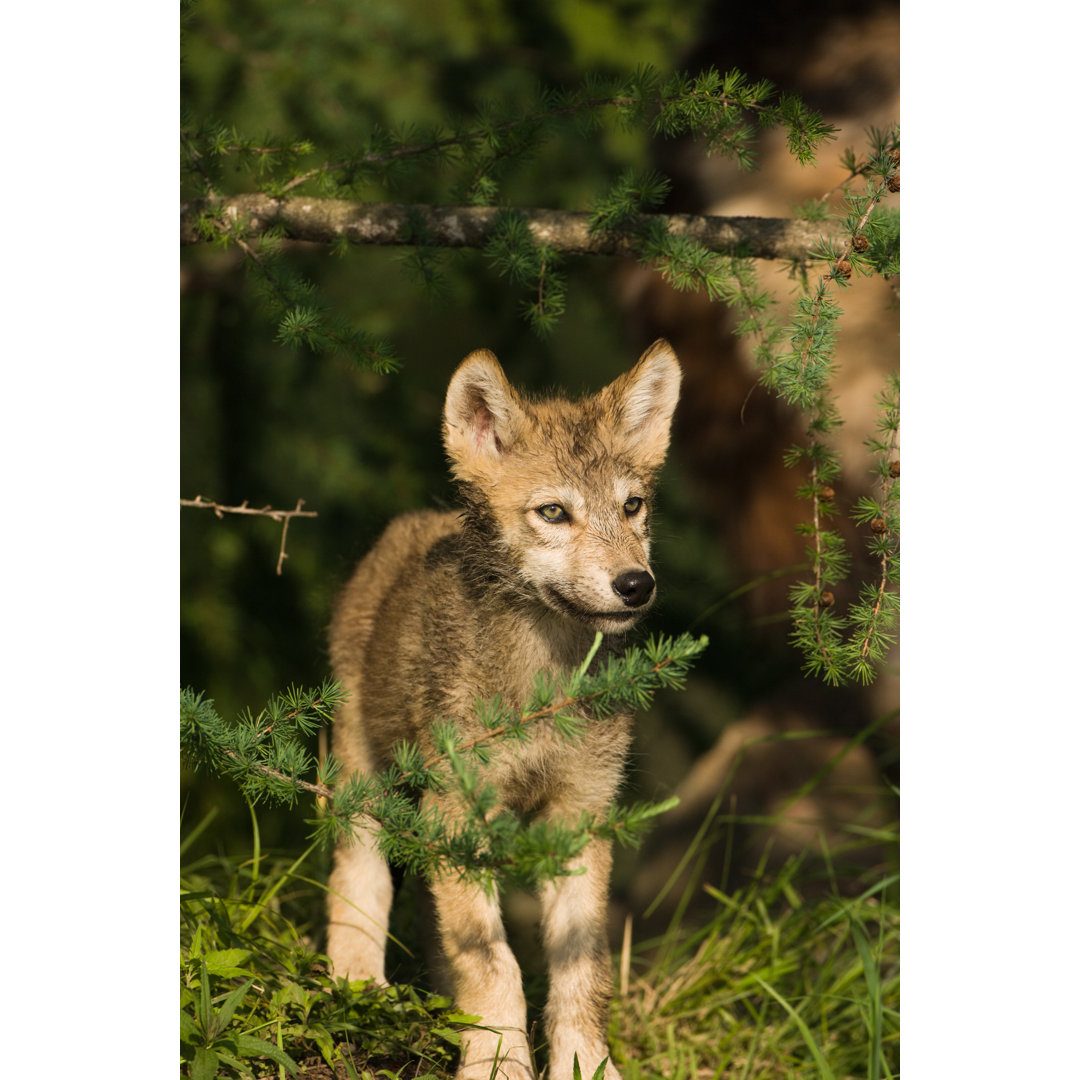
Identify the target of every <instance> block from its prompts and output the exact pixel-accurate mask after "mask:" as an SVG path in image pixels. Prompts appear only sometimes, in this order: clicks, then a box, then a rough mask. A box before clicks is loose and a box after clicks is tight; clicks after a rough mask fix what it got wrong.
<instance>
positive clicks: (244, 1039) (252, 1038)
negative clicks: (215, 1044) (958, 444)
mask: <svg viewBox="0 0 1080 1080" xmlns="http://www.w3.org/2000/svg"><path fill="white" fill-rule="evenodd" d="M236 1047H237V1050H238V1051H239V1053H240V1054H241V1055H242V1056H243V1057H268V1058H270V1059H271V1060H273V1061H276V1062H277V1063H278V1064H279V1065H281V1066H283V1067H284V1068H286V1069H288V1070H289V1072H290V1073H291V1074H292V1075H294V1076H295V1075H296V1073H297V1072H299V1066H298V1065H297V1064H296V1062H295V1061H293V1059H292V1058H291V1057H289V1055H288V1054H286V1053H285V1051H284V1050H280V1049H278V1047H276V1046H275V1045H274V1044H273V1043H271V1042H267V1041H266V1039H260V1038H259V1037H258V1036H256V1035H237V1037H236Z"/></svg>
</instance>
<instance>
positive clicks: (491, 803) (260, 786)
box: [180, 634, 707, 886]
mask: <svg viewBox="0 0 1080 1080" xmlns="http://www.w3.org/2000/svg"><path fill="white" fill-rule="evenodd" d="M706 644H707V639H705V638H696V639H695V638H692V637H690V636H689V635H685V634H684V635H683V636H682V637H680V638H678V639H675V640H672V639H670V638H664V637H660V638H654V639H650V640H649V641H648V642H647V643H646V644H645V645H644V646H640V647H633V648H630V649H628V650H627V652H626V654H625V655H624V656H622V657H618V658H616V657H614V656H611V657H608V659H607V660H606V662H604V663H601V664H599V665H597V664H592V665H591V666H592V667H595V668H596V670H595V671H590V670H587V665H585V664H583V665H582V666H581V667H580V668H578V669H577V670H574V671H569V672H563V673H560V674H559V675H557V676H552V675H547V676H545V675H540V676H538V677H537V680H536V685H535V687H534V691H533V693H532V695H531V696H530V699H529V701H528V702H527V703H526V705H525V707H524V708H523V709H520V710H512V709H509V708H507V707H506V705H505V703H503V702H500V701H498V700H494V701H487V702H480V703H478V705H477V716H478V717H479V719H480V720H481V722H482V724H483V727H484V731H483V733H482V734H480V735H477V736H474V737H472V738H471V739H468V740H466V739H464V738H463V737H462V736H461V734H460V732H459V731H458V728H457V726H456V725H455V724H453V723H451V722H448V721H442V722H439V723H437V724H436V725H435V726H434V728H433V740H432V741H433V746H434V751H435V752H434V753H433V754H431V755H429V756H428V757H426V758H425V756H424V754H423V753H422V752H421V750H420V748H419V747H418V746H415V745H412V744H401V745H399V746H398V747H397V749H396V752H395V755H394V761H393V764H392V765H391V766H390V767H389V768H388V769H386V770H384V771H383V772H381V773H379V774H377V775H375V776H352V777H348V778H343V777H342V776H341V766H340V764H339V763H338V762H336V761H335V760H334V759H333V758H330V757H328V758H327V759H325V760H324V761H323V762H321V763H319V764H318V765H316V763H315V762H314V760H313V759H312V757H311V756H310V754H309V753H308V752H307V750H306V748H305V747H304V746H303V743H302V741H301V740H302V737H303V736H305V735H310V733H311V732H312V730H313V729H314V728H315V727H317V726H319V724H320V723H322V722H325V721H327V720H329V718H330V714H331V712H332V710H333V709H334V708H336V707H337V706H338V705H340V703H341V701H342V700H343V693H342V691H341V688H340V687H339V686H337V685H335V684H332V683H327V684H325V685H324V686H322V687H321V688H320V689H319V690H318V691H312V692H304V691H299V690H290V691H288V692H286V693H285V694H284V695H280V696H279V697H277V698H275V699H273V700H272V701H271V702H270V704H268V705H267V707H266V708H265V709H264V710H263V711H262V712H260V713H259V715H258V716H257V717H252V716H251V715H250V713H245V714H243V715H242V716H241V717H240V718H239V721H238V722H237V723H236V724H232V725H230V724H225V723H224V721H222V720H221V718H220V717H219V716H218V715H217V713H216V711H215V710H214V708H213V703H212V702H208V701H206V700H205V699H204V698H203V696H202V695H201V694H196V693H194V692H193V691H191V690H184V691H182V693H181V699H180V718H181V750H182V753H183V755H184V758H185V760H187V761H188V762H190V763H191V764H192V765H193V766H194V767H196V768H198V767H207V768H211V769H212V770H214V771H215V772H218V773H221V774H222V775H226V776H229V777H231V778H233V779H234V780H235V781H236V782H237V783H238V784H239V785H240V787H241V789H242V790H243V791H244V793H245V795H246V796H247V797H248V799H249V800H251V801H252V802H253V803H254V802H257V801H259V800H265V801H271V802H286V803H288V804H290V805H292V804H293V803H294V802H295V801H296V799H297V798H298V797H299V796H300V795H301V794H310V795H314V796H316V797H317V799H318V800H319V803H320V806H321V810H322V812H321V813H320V815H319V816H318V817H317V818H316V819H315V820H314V821H312V822H311V824H312V825H313V826H314V836H315V838H316V839H318V840H320V841H321V842H323V843H338V842H341V841H342V840H344V839H346V838H347V837H349V836H351V835H353V834H354V833H355V830H356V829H358V828H366V829H373V830H375V834H376V835H377V836H378V840H379V844H380V847H381V848H382V850H383V852H384V854H385V855H386V856H387V858H389V859H390V860H391V861H393V862H395V863H398V864H399V865H401V866H403V867H404V868H406V869H408V870H411V871H415V872H420V873H424V874H427V875H431V874H436V873H446V872H453V873H456V874H459V875H460V876H462V877H464V878H468V879H469V880H474V881H479V882H482V883H483V884H485V885H486V886H493V885H494V882H495V881H496V880H504V881H512V882H514V883H517V884H521V885H525V886H535V885H537V884H538V883H539V882H541V881H544V880H548V879H550V878H552V877H556V876H559V875H563V874H568V873H573V872H574V869H573V861H574V859H575V858H576V857H577V856H578V855H580V853H581V851H582V850H583V848H584V846H585V844H587V843H588V841H589V839H590V838H592V837H605V838H608V839H614V840H618V841H619V842H621V843H627V844H635V843H637V842H639V840H640V838H641V836H642V833H643V830H644V829H645V828H646V827H647V825H648V823H649V822H650V821H651V820H652V818H654V817H655V816H656V815H657V814H659V813H662V812H663V811H664V810H665V809H667V808H668V807H669V806H670V805H672V803H671V802H670V801H669V802H667V803H662V804H658V805H653V804H638V805H635V806H632V807H629V808H617V809H615V810H614V811H612V812H611V813H609V814H608V815H607V816H606V817H605V818H604V819H602V820H597V819H593V818H591V817H588V816H587V815H583V816H582V817H581V818H580V819H579V820H578V821H575V822H553V821H523V820H522V819H521V818H520V817H518V815H516V814H513V813H510V812H508V811H506V810H505V809H504V808H502V807H500V806H499V803H498V797H497V793H496V792H495V790H494V788H493V787H492V786H491V785H490V784H488V783H487V782H485V780H484V779H483V773H482V771H481V767H482V766H483V765H485V764H486V763H488V762H489V761H490V760H491V759H492V757H493V756H494V755H496V754H497V753H499V751H500V749H501V748H502V747H503V746H505V745H506V744H507V743H508V742H514V741H517V740H526V739H529V738H531V737H532V736H533V734H534V732H536V731H537V730H539V729H540V728H541V727H542V726H544V725H549V726H550V729H551V730H552V731H553V732H554V733H555V734H557V736H558V737H560V738H566V739H574V738H580V736H581V733H582V730H583V728H584V725H585V724H588V723H603V720H604V717H606V716H610V715H611V714H612V713H614V712H616V711H617V710H620V709H626V708H642V707H644V706H646V705H647V704H648V703H649V702H650V701H651V700H652V697H653V695H654V694H655V693H656V691H657V690H659V689H664V688H672V689H673V688H678V687H681V686H682V685H683V684H684V682H685V678H686V674H687V672H688V670H689V668H690V665H691V663H692V662H693V660H694V658H695V657H696V656H697V655H698V654H699V653H700V652H701V651H702V650H703V649H704V648H705V646H706ZM597 647H598V643H597V646H594V652H595V648H597ZM591 659H592V654H591V655H590V660H591ZM313 772H314V774H315V781H314V782H312V781H311V780H309V779H306V777H307V776H310V775H311V774H312V773H313ZM447 792H449V793H450V794H451V797H452V805H453V806H454V807H455V814H454V819H453V820H452V821H451V820H448V819H447V818H446V817H444V816H443V815H442V814H441V813H440V812H439V810H438V809H437V800H434V799H432V798H431V797H430V796H431V794H432V793H437V794H444V793H447ZM440 805H441V804H440Z"/></svg>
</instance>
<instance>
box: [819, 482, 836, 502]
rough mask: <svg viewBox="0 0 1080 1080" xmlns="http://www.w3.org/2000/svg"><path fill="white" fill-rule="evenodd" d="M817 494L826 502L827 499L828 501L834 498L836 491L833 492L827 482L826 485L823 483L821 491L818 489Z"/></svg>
mask: <svg viewBox="0 0 1080 1080" xmlns="http://www.w3.org/2000/svg"><path fill="white" fill-rule="evenodd" d="M818 494H819V495H820V496H821V497H822V498H823V499H824V500H825V501H826V502H828V501H829V500H830V499H835V498H836V492H835V491H834V490H833V489H832V488H831V487H829V485H828V484H826V485H825V486H824V487H823V488H822V489H821V491H819V492H818Z"/></svg>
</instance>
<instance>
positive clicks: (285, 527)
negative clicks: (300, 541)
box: [180, 495, 319, 577]
mask: <svg viewBox="0 0 1080 1080" xmlns="http://www.w3.org/2000/svg"><path fill="white" fill-rule="evenodd" d="M180 505H181V506H182V507H184V506H189V507H192V506H193V507H197V508H199V509H202V510H213V511H214V513H215V514H216V515H217V516H218V517H219V518H223V517H224V516H225V515H226V514H255V515H258V516H259V517H268V518H273V519H274V521H280V522H282V526H281V548H280V549H279V550H278V561H277V574H278V577H280V576H281V567H282V566H283V564H284V562H285V560H286V559H287V558H288V557H289V556H288V554H287V553H286V551H285V538H286V536H288V533H289V522H290V521H291V520H292V519H293V518H294V517H318V516H319V515H318V512H317V511H315V510H302V509H301V507H302V506H303V505H304V500H303V499H297V500H296V509H295V510H275V509H273V507H271V506H263V507H260V508H256V507H254V506H248V501H247V499H245V500H244V501H243V502H242V503H241V504H240V505H239V506H222V505H221V503H216V502H214V501H213V499H204V498H203V497H202V496H201V495H196V496H195V498H194V499H181V500H180Z"/></svg>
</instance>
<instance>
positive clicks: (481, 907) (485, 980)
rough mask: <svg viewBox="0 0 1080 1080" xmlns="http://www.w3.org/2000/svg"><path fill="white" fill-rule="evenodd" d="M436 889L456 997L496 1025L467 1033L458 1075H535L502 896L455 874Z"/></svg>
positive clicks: (517, 1079)
mask: <svg viewBox="0 0 1080 1080" xmlns="http://www.w3.org/2000/svg"><path fill="white" fill-rule="evenodd" d="M431 893H432V896H433V897H434V900H435V906H436V909H437V911H438V915H439V934H440V938H441V941H442V947H443V953H444V955H445V959H446V962H447V966H448V967H449V969H450V974H451V977H452V979H453V983H454V1001H455V1003H456V1004H457V1006H458V1007H459V1008H460V1009H462V1010H464V1011H465V1012H467V1013H472V1014H473V1015H475V1016H480V1017H482V1018H483V1019H482V1020H481V1023H482V1025H483V1026H484V1028H489V1029H492V1030H476V1031H470V1032H467V1033H465V1035H464V1037H463V1039H462V1050H461V1064H460V1065H459V1066H458V1071H457V1080H489V1078H495V1080H535V1078H536V1072H535V1070H534V1069H533V1065H532V1056H531V1054H530V1053H529V1039H528V1035H527V1034H526V1031H525V994H524V993H523V991H522V988H521V971H520V969H519V968H518V965H517V961H516V960H515V959H514V956H513V953H511V951H510V946H509V945H508V944H507V942H506V931H505V929H504V928H503V923H502V916H501V914H500V911H499V898H498V896H497V895H488V894H487V893H485V892H484V890H483V888H482V887H480V886H479V885H470V884H467V883H464V882H461V881H455V880H452V879H451V878H449V877H445V878H442V879H436V880H435V881H433V882H432V884H431ZM493 1066H494V1071H493Z"/></svg>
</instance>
